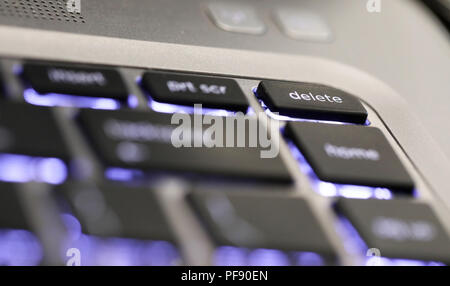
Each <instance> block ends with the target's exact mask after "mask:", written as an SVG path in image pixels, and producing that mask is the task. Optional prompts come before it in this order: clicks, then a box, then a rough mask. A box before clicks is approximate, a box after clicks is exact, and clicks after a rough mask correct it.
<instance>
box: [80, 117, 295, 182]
mask: <svg viewBox="0 0 450 286" xmlns="http://www.w3.org/2000/svg"><path fill="white" fill-rule="evenodd" d="M189 116H190V119H191V120H190V122H191V123H193V122H194V119H193V115H189ZM171 118H172V115H171V114H164V113H150V112H137V111H129V110H120V111H101V110H87V109H86V110H82V111H81V112H80V115H79V119H80V123H81V125H82V127H84V129H85V130H86V132H87V135H88V137H89V138H90V139H91V141H92V142H93V145H94V148H95V149H96V151H97V152H98V153H99V155H100V157H101V158H102V159H103V161H104V163H105V165H106V166H107V167H121V168H132V169H141V170H154V171H175V172H183V173H193V174H195V173H199V174H203V175H213V176H231V177H240V178H245V179H247V178H250V179H261V180H277V181H285V182H289V181H290V180H291V178H290V176H289V174H288V172H287V170H286V168H285V166H284V165H283V162H282V161H281V158H280V156H279V155H277V156H276V157H274V158H267V159H261V151H262V150H263V149H262V148H257V147H255V148H250V147H227V148H225V147H211V148H208V147H205V146H204V145H202V146H203V147H195V148H194V147H179V148H176V147H174V145H173V144H172V141H171V137H172V132H173V131H174V130H175V129H176V128H181V126H178V125H176V124H171ZM210 118H211V119H214V118H215V119H217V120H219V121H220V122H224V121H225V119H224V118H223V117H210ZM213 121H214V120H213ZM224 125H225V124H224ZM191 127H192V125H191ZM208 127H209V125H206V126H203V129H202V134H204V132H205V130H206V129H207V128H208ZM237 129H238V128H234V131H235V133H234V135H235V136H234V139H236V138H237V136H238V135H237ZM223 130H224V134H226V132H225V130H226V128H225V126H223ZM248 130H249V129H248V128H246V131H247V133H248ZM186 131H187V133H191V132H192V133H194V131H193V128H188V130H186ZM200 135H201V134H200ZM191 136H192V138H194V137H195V136H197V137H199V136H198V135H196V134H191ZM245 136H248V134H245ZM200 139H201V138H200ZM223 140H224V141H223V142H222V143H224V146H225V140H226V136H224V139H223ZM247 142H248V140H247ZM203 143H204V142H203ZM191 146H194V145H191ZM246 146H248V145H246Z"/></svg>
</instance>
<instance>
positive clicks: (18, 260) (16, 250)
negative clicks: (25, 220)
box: [0, 229, 43, 266]
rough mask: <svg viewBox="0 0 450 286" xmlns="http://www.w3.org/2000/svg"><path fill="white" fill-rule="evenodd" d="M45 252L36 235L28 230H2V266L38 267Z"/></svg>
mask: <svg viewBox="0 0 450 286" xmlns="http://www.w3.org/2000/svg"><path fill="white" fill-rule="evenodd" d="M42 258H43V250H42V247H41V244H40V243H39V240H38V239H37V238H36V236H35V235H34V234H32V233H31V232H29V231H26V230H17V229H2V230H0V265H8V266H36V265H39V263H40V262H41V261H42Z"/></svg>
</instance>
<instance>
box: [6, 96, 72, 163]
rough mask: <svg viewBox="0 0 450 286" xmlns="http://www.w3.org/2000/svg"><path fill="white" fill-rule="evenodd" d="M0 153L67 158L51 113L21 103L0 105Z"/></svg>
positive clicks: (66, 152) (60, 135)
mask: <svg viewBox="0 0 450 286" xmlns="http://www.w3.org/2000/svg"><path fill="white" fill-rule="evenodd" d="M0 153H11V154H20V155H29V156H38V157H56V158H60V159H62V160H64V161H68V159H69V151H68V149H67V146H66V144H65V142H64V140H63V138H62V134H61V132H60V130H59V128H58V126H57V124H56V122H55V118H54V116H53V114H52V113H51V110H50V109H49V108H44V107H36V106H32V105H28V104H22V103H10V102H8V103H6V102H3V103H2V104H1V105H0Z"/></svg>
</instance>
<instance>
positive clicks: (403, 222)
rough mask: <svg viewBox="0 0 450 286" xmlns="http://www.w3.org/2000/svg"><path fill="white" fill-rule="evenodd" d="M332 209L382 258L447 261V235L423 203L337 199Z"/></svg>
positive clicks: (449, 259)
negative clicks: (377, 250) (347, 221)
mask: <svg viewBox="0 0 450 286" xmlns="http://www.w3.org/2000/svg"><path fill="white" fill-rule="evenodd" d="M336 208H337V211H338V212H339V213H340V214H342V215H343V216H344V217H346V218H347V219H348V220H349V221H350V223H351V224H352V225H353V226H354V227H355V228H356V230H357V231H358V233H359V235H360V236H361V237H362V238H363V240H364V241H365V242H366V244H367V247H368V248H378V249H379V250H380V252H381V256H382V257H389V258H402V259H412V260H423V261H436V262H443V263H447V264H448V263H450V237H449V236H448V234H447V233H446V231H445V229H444V228H443V227H442V225H441V224H440V222H439V220H438V219H437V217H436V216H435V214H434V212H433V210H432V209H431V208H430V207H429V206H428V205H426V204H424V203H418V202H412V201H408V200H356V199H339V200H338V202H337V204H336Z"/></svg>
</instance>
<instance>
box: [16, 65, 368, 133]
mask: <svg viewBox="0 0 450 286" xmlns="http://www.w3.org/2000/svg"><path fill="white" fill-rule="evenodd" d="M22 76H23V78H24V80H25V83H26V85H27V86H29V87H31V89H32V90H27V91H26V94H25V97H26V99H27V101H28V102H30V103H33V104H37V105H53V104H51V103H48V102H47V101H49V100H53V101H55V102H56V103H55V105H61V104H62V103H61V102H62V101H61V100H57V99H55V98H51V97H54V96H55V95H56V96H58V95H60V96H62V95H72V96H81V97H93V98H103V99H110V100H111V99H112V100H116V101H117V102H118V103H125V102H126V101H127V100H128V99H129V93H128V90H127V86H126V83H125V81H124V79H123V78H122V76H121V75H120V73H119V72H118V71H117V70H115V69H112V68H105V67H96V66H82V65H73V64H72V65H71V64H61V63H44V62H26V63H25V64H24V66H23V72H22ZM140 85H141V87H142V89H143V91H144V93H146V94H147V96H149V100H150V103H151V104H152V103H153V102H155V103H165V104H175V105H181V106H190V107H192V106H194V105H195V104H202V106H203V107H204V108H214V109H220V110H229V111H241V112H246V111H247V109H248V108H249V103H248V101H247V99H246V96H245V95H244V93H243V91H242V90H241V88H240V87H239V85H238V84H237V82H236V81H235V80H234V79H231V78H225V77H217V76H205V75H196V74H188V73H180V72H163V71H147V72H145V73H144V75H143V76H142V79H141V80H140ZM257 94H258V96H259V97H260V99H261V100H263V103H264V105H265V106H267V107H268V108H269V109H270V111H271V112H277V113H279V114H280V115H284V116H291V117H293V118H302V119H315V120H331V121H339V122H349V123H357V124H364V123H366V120H367V111H366V110H365V108H364V106H363V105H362V104H361V102H360V101H359V99H357V98H356V97H355V96H353V95H350V94H348V93H346V92H344V91H342V90H339V89H335V88H332V87H329V86H325V85H320V84H314V83H292V82H281V81H271V80H264V81H262V82H261V83H260V85H259V86H258V89H257ZM71 100H73V98H72V99H71ZM80 100H81V99H80ZM66 101H67V100H66ZM62 105H64V104H62ZM102 105H103V107H102ZM102 105H101V104H97V105H94V106H96V107H97V109H117V107H118V106H119V105H120V104H119V105H117V104H114V103H110V102H108V103H106V102H104V103H103V104H102ZM79 107H90V106H89V105H86V104H84V105H80V106H79Z"/></svg>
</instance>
